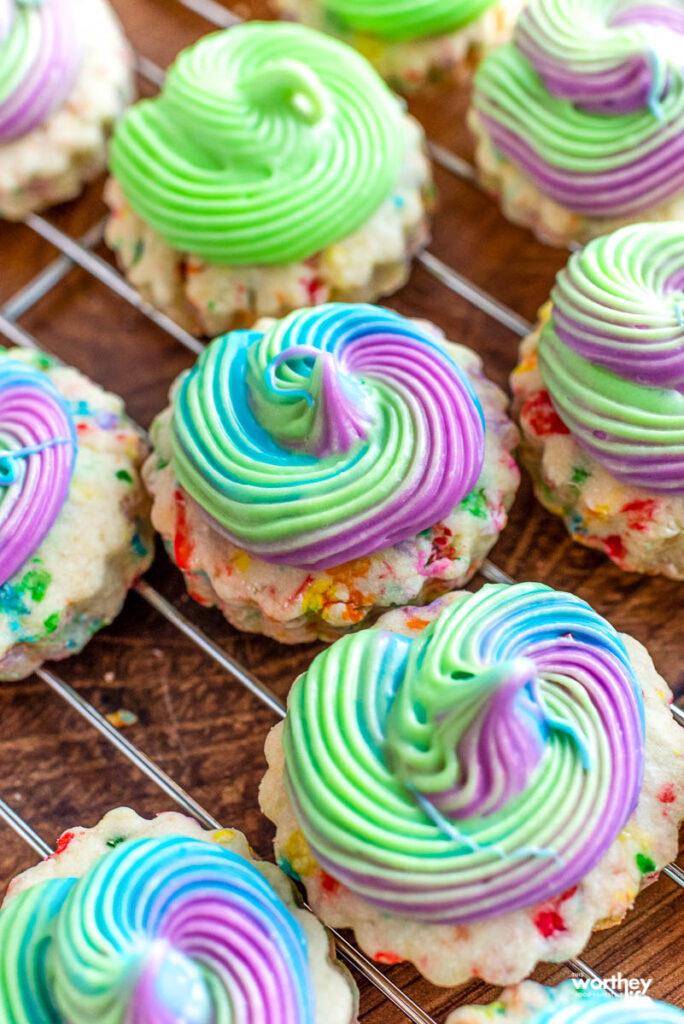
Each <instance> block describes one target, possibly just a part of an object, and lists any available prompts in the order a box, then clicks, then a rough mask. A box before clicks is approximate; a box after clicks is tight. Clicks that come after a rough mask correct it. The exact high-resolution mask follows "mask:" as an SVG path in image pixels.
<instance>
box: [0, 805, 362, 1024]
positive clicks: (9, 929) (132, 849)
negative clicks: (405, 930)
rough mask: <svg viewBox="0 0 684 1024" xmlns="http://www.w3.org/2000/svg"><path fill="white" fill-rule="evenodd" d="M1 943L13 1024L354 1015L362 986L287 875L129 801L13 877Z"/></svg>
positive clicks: (315, 1022)
mask: <svg viewBox="0 0 684 1024" xmlns="http://www.w3.org/2000/svg"><path fill="white" fill-rule="evenodd" d="M94 907H97V912H95V911H94ZM22 932H23V939H22ZM0 944H1V946H2V949H3V956H2V964H1V965H0V1010H2V1017H3V1020H7V1019H10V1020H11V1021H12V1024H37V1022H38V1020H39V1019H40V1020H41V1021H43V1020H45V1021H47V1020H50V1021H54V1022H55V1024H90V1022H92V1021H93V1020H100V1021H102V1022H103V1024H115V1022H118V1021H121V1020H124V1019H126V1020H129V1019H130V1020H139V1021H155V1022H161V1021H162V1020H164V1021H181V1020H182V1021H185V1022H190V1021H196V1022H198V1024H199V1022H201V1021H209V1020H212V1021H213V1020H216V1021H219V1020H221V1021H228V1020H230V1021H235V1022H236V1024H238V1022H242V1021H244V1022H246V1021H248V1020H249V1021H257V1020H259V1021H262V1020H263V1021H268V1024H294V1022H296V1024H354V1022H355V1021H356V1010H357V1004H358V994H357V991H356V986H355V985H354V983H353V981H352V980H351V977H350V976H349V975H348V974H347V972H346V971H345V970H344V969H343V968H342V967H341V965H340V964H338V963H337V961H336V960H335V959H334V951H333V949H332V945H331V942H330V939H329V938H328V936H327V935H326V933H325V931H324V929H323V927H322V925H321V924H320V923H319V922H318V921H317V920H316V918H315V917H314V916H313V914H311V913H309V912H308V911H306V910H304V909H303V908H302V907H301V906H300V904H299V902H298V899H297V897H296V894H295V892H294V889H293V887H292V884H291V883H290V881H289V880H288V879H287V877H286V876H285V875H284V874H283V872H282V871H279V870H278V868H277V867H275V865H273V864H266V863H264V862H262V861H259V860H257V859H256V858H255V857H254V854H253V853H252V851H251V850H250V848H249V846H248V844H247V841H246V839H245V837H244V835H243V834H242V833H241V832H239V831H238V830H237V829H223V830H221V831H215V832H210V831H204V830H203V829H202V828H201V827H200V826H199V825H198V824H197V822H195V821H194V820H192V819H191V818H186V817H185V816H184V815H181V814H176V813H165V814H160V815H158V817H156V818H155V819H153V820H152V821H147V820H146V819H144V818H140V817H139V816H138V815H137V814H136V813H135V811H132V810H130V809H129V808H126V807H120V808H117V809H116V810H113V811H110V812H109V813H108V814H106V815H105V817H104V818H103V819H102V821H100V823H99V824H98V825H96V826H95V827H94V828H89V829H85V828H74V829H70V830H69V831H68V832H65V833H64V834H63V835H62V837H61V839H60V840H59V843H58V844H57V851H56V853H55V854H53V855H52V856H51V857H48V859H47V860H45V861H44V862H43V863H42V864H39V865H37V866H36V867H34V868H29V870H28V871H25V872H24V873H23V874H21V875H19V876H18V877H17V878H15V879H14V881H13V882H12V883H11V884H10V887H9V890H8V893H7V896H6V898H5V902H4V904H3V907H2V910H0ZM48 981H49V983H48ZM103 993H104V996H105V997H106V1002H104V1001H103Z"/></svg>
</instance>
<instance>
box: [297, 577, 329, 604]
mask: <svg viewBox="0 0 684 1024" xmlns="http://www.w3.org/2000/svg"><path fill="white" fill-rule="evenodd" d="M334 585H335V584H334V581H333V580H330V579H328V578H327V577H325V576H324V577H323V578H322V579H320V580H314V582H313V583H312V584H311V586H310V587H307V589H306V592H305V593H304V601H303V608H304V611H305V612H320V611H321V609H322V608H323V605H324V603H325V602H324V600H323V599H324V597H325V595H326V594H327V593H328V592H329V590H330V589H331V587H333V586H334Z"/></svg>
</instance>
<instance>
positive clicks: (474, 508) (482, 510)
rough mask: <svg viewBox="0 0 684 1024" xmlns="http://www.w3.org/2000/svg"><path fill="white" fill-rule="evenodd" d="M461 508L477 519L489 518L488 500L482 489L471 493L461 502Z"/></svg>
mask: <svg viewBox="0 0 684 1024" xmlns="http://www.w3.org/2000/svg"><path fill="white" fill-rule="evenodd" d="M460 507H461V508H462V509H464V511H466V512H470V514H471V516H475V518H476V519H486V518H487V516H488V514H489V513H488V510H487V498H486V497H485V492H484V488H483V487H480V488H478V490H476V491H471V492H470V494H468V495H466V497H465V498H464V499H463V501H462V502H461V505H460Z"/></svg>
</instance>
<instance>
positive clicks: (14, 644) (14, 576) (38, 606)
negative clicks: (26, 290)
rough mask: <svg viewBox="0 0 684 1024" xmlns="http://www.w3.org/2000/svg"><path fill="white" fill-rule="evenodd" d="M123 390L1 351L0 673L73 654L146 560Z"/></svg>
mask: <svg viewBox="0 0 684 1024" xmlns="http://www.w3.org/2000/svg"><path fill="white" fill-rule="evenodd" d="M147 451H148V449H147V445H146V443H145V441H144V439H143V437H142V435H141V432H140V430H139V429H138V428H137V427H136V426H135V425H134V424H133V423H132V422H131V421H130V420H129V419H128V417H127V416H126V414H125V411H124V405H123V402H122V400H121V399H120V398H118V397H117V396H115V395H109V394H106V393H105V392H104V391H102V390H101V388H99V387H97V386H96V385H95V384H92V383H91V382H90V381H89V380H87V378H85V377H83V376H82V375H81V374H79V373H78V372H77V371H76V370H72V369H70V368H68V367H65V366H60V365H59V364H58V363H57V361H56V360H54V359H51V358H49V357H47V356H44V355H42V354H39V353H31V352H26V351H24V350H9V351H7V350H4V349H3V350H0V680H3V679H4V680H7V679H19V678H22V677H23V676H26V675H29V674H30V673H31V672H32V671H33V670H34V669H36V668H37V667H39V666H40V665H41V664H42V662H43V661H45V660H46V659H48V658H64V657H67V656H68V655H71V654H73V653H75V652H76V651H79V650H80V649H81V648H82V647H83V646H84V644H85V643H86V642H87V641H88V640H89V639H90V637H91V636H92V634H93V633H94V632H95V631H96V630H98V629H100V628H101V627H102V626H103V625H106V624H107V623H108V622H110V621H111V620H112V619H113V618H114V617H115V615H117V614H118V612H119V610H120V608H121V605H122V604H123V601H124V598H125V596H126V593H127V592H128V589H129V587H130V586H131V585H132V584H133V583H134V581H135V580H136V579H137V578H138V576H140V575H141V574H142V573H143V572H144V571H145V569H146V568H147V567H148V565H149V564H150V562H151V560H152V551H153V543H152V530H151V527H150V522H149V501H148V498H147V495H146V493H145V489H144V487H143V486H142V481H141V478H140V468H141V464H142V461H143V459H144V458H145V456H146V454H147Z"/></svg>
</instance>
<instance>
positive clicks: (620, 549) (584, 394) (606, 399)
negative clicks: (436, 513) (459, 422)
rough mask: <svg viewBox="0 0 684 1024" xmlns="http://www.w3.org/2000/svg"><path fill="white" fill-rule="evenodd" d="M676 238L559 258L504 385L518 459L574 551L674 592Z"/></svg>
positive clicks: (663, 231)
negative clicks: (592, 553) (668, 582)
mask: <svg viewBox="0 0 684 1024" xmlns="http://www.w3.org/2000/svg"><path fill="white" fill-rule="evenodd" d="M683 268H684V224H680V223H671V224H663V225H655V224H641V225H632V226H629V227H625V228H621V229H620V230H619V231H617V232H615V233H614V234H612V235H607V236H605V237H603V238H600V239H595V240H594V241H592V242H591V243H589V245H587V246H586V248H585V249H584V250H582V252H578V253H575V254H574V255H573V256H571V258H570V261H569V263H568V265H567V267H566V268H565V269H563V270H562V271H561V272H560V273H559V274H558V277H557V280H556V285H555V287H554V289H553V291H552V293H551V303H550V306H549V307H548V308H545V309H544V310H543V311H542V314H541V319H540V322H539V324H538V326H537V328H536V329H535V331H534V332H533V333H532V335H530V337H529V338H527V339H525V341H524V342H523V344H522V348H521V352H520V362H519V365H518V367H517V369H516V370H515V371H514V374H513V377H512V386H513V391H514V394H515V399H516V401H515V404H516V411H517V412H518V413H519V416H520V422H521V426H522V431H523V447H522V457H523V459H524V461H525V463H526V465H527V466H528V468H529V470H530V472H531V474H532V477H533V480H534V484H535V490H536V492H537V496H538V497H539V499H540V501H541V502H542V503H543V504H544V505H545V506H546V507H547V508H548V509H550V511H552V512H555V513H557V514H559V515H562V517H563V519H564V521H565V523H566V526H567V528H568V530H569V532H570V533H571V535H572V536H573V538H574V539H575V540H578V541H579V542H580V543H582V544H586V545H588V546H590V547H595V548H598V549H599V550H602V551H605V552H606V553H607V554H608V555H609V556H610V557H611V558H612V559H613V561H615V562H616V563H617V564H618V565H619V566H621V567H622V568H623V569H627V570H628V571H635V572H645V573H661V574H663V575H665V576H670V577H672V578H674V579H681V578H684V269H683Z"/></svg>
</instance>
